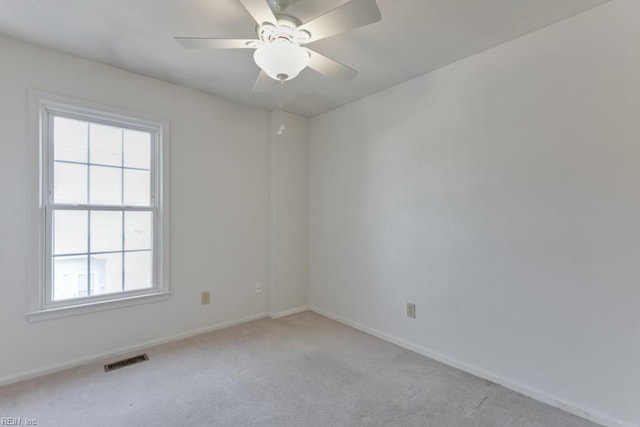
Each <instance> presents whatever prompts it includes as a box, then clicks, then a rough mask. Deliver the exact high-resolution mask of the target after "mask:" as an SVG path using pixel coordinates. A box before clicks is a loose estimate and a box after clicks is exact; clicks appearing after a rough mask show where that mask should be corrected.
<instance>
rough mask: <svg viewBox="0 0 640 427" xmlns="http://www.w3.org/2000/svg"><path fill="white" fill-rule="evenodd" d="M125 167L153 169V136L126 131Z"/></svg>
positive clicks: (146, 133)
mask: <svg viewBox="0 0 640 427" xmlns="http://www.w3.org/2000/svg"><path fill="white" fill-rule="evenodd" d="M124 166H125V167H128V168H140V169H149V168H150V167H151V134H150V133H148V132H140V131H137V130H129V129H125V130H124Z"/></svg>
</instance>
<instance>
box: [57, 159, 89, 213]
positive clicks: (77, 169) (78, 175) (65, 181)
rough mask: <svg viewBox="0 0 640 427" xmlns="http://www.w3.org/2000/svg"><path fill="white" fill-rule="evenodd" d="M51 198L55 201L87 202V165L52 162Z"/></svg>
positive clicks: (80, 203)
mask: <svg viewBox="0 0 640 427" xmlns="http://www.w3.org/2000/svg"><path fill="white" fill-rule="evenodd" d="M53 186H54V190H53V200H54V202H55V203H69V204H79V205H83V204H86V203H87V167H86V166H84V165H74V164H70V163H59V162H54V165H53Z"/></svg>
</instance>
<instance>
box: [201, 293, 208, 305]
mask: <svg viewBox="0 0 640 427" xmlns="http://www.w3.org/2000/svg"><path fill="white" fill-rule="evenodd" d="M210 298H211V293H210V292H209V291H205V292H203V293H201V294H200V304H202V305H205V304H209V301H210Z"/></svg>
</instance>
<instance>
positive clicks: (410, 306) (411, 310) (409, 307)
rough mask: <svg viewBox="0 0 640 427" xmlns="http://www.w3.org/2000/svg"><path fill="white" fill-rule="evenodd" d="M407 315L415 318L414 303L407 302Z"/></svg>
mask: <svg viewBox="0 0 640 427" xmlns="http://www.w3.org/2000/svg"><path fill="white" fill-rule="evenodd" d="M407 317H408V318H410V319H415V318H416V305H415V304H411V303H407Z"/></svg>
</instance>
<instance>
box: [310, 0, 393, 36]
mask: <svg viewBox="0 0 640 427" xmlns="http://www.w3.org/2000/svg"><path fill="white" fill-rule="evenodd" d="M380 19H382V15H381V14H380V9H378V5H377V4H376V1H375V0H351V1H350V2H348V3H345V4H343V5H342V6H338V7H337V8H335V9H333V10H331V11H329V12H327V13H325V14H324V15H320V16H319V17H317V18H315V19H312V20H311V21H309V22H307V23H306V24H303V25H301V26H300V27H299V28H300V29H301V30H305V31H308V32H309V33H310V34H311V39H310V40H309V42H314V41H316V40H320V39H324V38H326V37H330V36H333V35H335V34H338V33H342V32H345V31H349V30H352V29H354V28H358V27H362V26H364V25H368V24H373V23H374V22H378V21H379V20H380Z"/></svg>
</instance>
